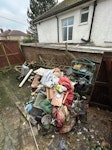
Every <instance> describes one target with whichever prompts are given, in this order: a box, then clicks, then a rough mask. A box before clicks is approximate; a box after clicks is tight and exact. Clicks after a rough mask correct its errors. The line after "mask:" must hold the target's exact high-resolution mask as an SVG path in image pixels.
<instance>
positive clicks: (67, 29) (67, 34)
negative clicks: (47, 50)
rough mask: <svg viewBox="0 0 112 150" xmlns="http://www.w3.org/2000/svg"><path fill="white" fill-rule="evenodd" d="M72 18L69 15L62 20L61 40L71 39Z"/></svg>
mask: <svg viewBox="0 0 112 150" xmlns="http://www.w3.org/2000/svg"><path fill="white" fill-rule="evenodd" d="M73 23H74V18H73V17H70V18H67V19H64V20H62V39H63V41H71V40H72V36H73Z"/></svg>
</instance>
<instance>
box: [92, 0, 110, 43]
mask: <svg viewBox="0 0 112 150" xmlns="http://www.w3.org/2000/svg"><path fill="white" fill-rule="evenodd" d="M91 40H92V41H93V42H94V43H95V45H98V46H112V0H99V1H98V4H97V7H96V12H95V19H94V24H93V30H92V37H91Z"/></svg>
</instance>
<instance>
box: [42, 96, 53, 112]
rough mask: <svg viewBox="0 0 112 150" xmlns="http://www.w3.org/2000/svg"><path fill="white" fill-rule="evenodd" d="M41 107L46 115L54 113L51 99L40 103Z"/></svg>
mask: <svg viewBox="0 0 112 150" xmlns="http://www.w3.org/2000/svg"><path fill="white" fill-rule="evenodd" d="M39 106H40V108H41V109H42V110H43V111H44V112H45V113H46V114H51V113H52V105H51V101H50V100H49V99H47V98H46V99H44V100H43V101H42V102H40V104H39Z"/></svg>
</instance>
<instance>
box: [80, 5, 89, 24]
mask: <svg viewBox="0 0 112 150" xmlns="http://www.w3.org/2000/svg"><path fill="white" fill-rule="evenodd" d="M86 8H88V9H87V10H84V9H86ZM84 14H88V16H87V21H83V22H82V15H84ZM88 19H89V6H86V7H83V8H82V9H81V10H80V24H86V23H88Z"/></svg>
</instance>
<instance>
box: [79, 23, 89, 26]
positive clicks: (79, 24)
mask: <svg viewBox="0 0 112 150" xmlns="http://www.w3.org/2000/svg"><path fill="white" fill-rule="evenodd" d="M87 24H88V22H82V23H80V24H79V26H82V25H87Z"/></svg>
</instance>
